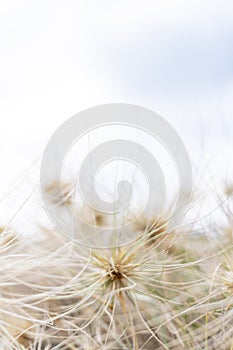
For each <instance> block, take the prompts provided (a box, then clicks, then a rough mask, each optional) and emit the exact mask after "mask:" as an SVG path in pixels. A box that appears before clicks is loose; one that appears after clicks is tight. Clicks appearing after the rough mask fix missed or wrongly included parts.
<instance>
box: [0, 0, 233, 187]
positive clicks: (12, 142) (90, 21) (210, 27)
mask: <svg viewBox="0 0 233 350" xmlns="http://www.w3.org/2000/svg"><path fill="white" fill-rule="evenodd" d="M0 63H1V64H0V145H1V147H0V156H1V178H2V181H1V185H0V193H1V194H4V193H5V191H6V189H7V188H8V187H9V186H11V185H12V184H14V183H15V182H16V181H17V180H18V179H20V178H21V176H24V175H25V174H27V173H28V172H29V170H30V169H31V166H32V164H33V163H34V162H39V160H40V157H41V155H42V152H43V149H44V147H45V146H46V143H47V141H48V139H49V137H50V136H51V135H52V133H53V132H54V131H55V129H56V128H57V127H59V126H60V124H61V123H62V122H63V121H65V120H66V119H68V118H69V117H71V116H72V115H74V114H76V113H77V112H79V111H81V110H83V109H85V108H89V107H91V106H94V105H97V104H102V103H109V102H126V103H134V104H139V105H143V106H145V107H148V108H152V109H154V110H155V111H156V112H158V113H159V114H160V115H162V116H163V117H165V118H166V119H167V120H168V121H169V122H170V123H171V124H172V125H173V127H174V128H175V129H176V130H177V131H178V132H179V134H180V135H181V137H182V138H183V140H184V142H185V143H186V145H187V148H188V150H189V152H190V154H191V155H192V156H193V155H194V154H197V156H199V154H200V152H201V150H202V149H203V148H202V147H203V145H204V150H205V152H206V156H207V157H209V156H210V161H211V160H212V158H213V157H215V155H216V158H218V159H219V160H220V161H221V157H222V159H225V160H226V159H228V157H229V154H231V149H232V143H233V142H232V139H233V119H232V118H233V116H232V112H233V2H232V1H227V0H222V1H214V0H204V1H203V0H202V1H199V0H195V1H194V0H189V1H187V0H170V1H169V0H151V1H150V0H148V1H145V0H143V1H137V0H133V1H131V0H130V1H129V0H118V1H110V0H99V1H94V0H92V1H88V0H83V1H79V0H68V1H61V0H40V1H32V0H21V1H18V0H0ZM216 153H218V154H216ZM211 157H212V158H211Z"/></svg>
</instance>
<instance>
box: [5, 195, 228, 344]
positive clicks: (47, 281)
mask: <svg viewBox="0 0 233 350" xmlns="http://www.w3.org/2000/svg"><path fill="white" fill-rule="evenodd" d="M65 196H66V198H65V199H64V200H60V197H57V196H56V195H55V197H54V193H53V199H54V198H55V199H56V200H55V202H57V199H59V203H57V204H58V205H59V206H60V209H61V207H62V205H65V204H64V203H65V201H66V200H67V198H68V201H69V204H70V201H71V200H72V196H70V193H69V191H68V192H67V191H66V195H65ZM224 215H227V218H228V220H227V221H228V223H230V222H231V218H232V216H231V212H230V211H229V210H228V211H227V214H226V211H224ZM85 216H88V215H87V213H85ZM90 220H93V217H91V218H90ZM94 220H95V221H96V224H97V225H103V224H105V223H106V222H107V220H106V218H105V217H104V216H98V217H96V216H95V215H94ZM168 224H169V215H168V213H167V214H166V215H164V217H162V216H160V217H157V218H156V217H155V218H154V219H153V220H152V219H151V218H150V219H147V218H146V214H145V220H141V221H140V222H138V223H137V225H135V232H136V234H135V240H134V241H132V242H131V243H130V244H128V245H125V246H123V247H115V248H108V249H97V248H88V247H85V246H82V245H78V244H76V243H74V242H72V241H69V240H68V239H66V238H64V237H63V236H61V235H60V234H59V233H57V232H54V231H52V230H51V229H49V228H44V229H42V228H39V229H38V233H39V238H38V235H37V237H34V236H32V237H30V238H27V239H26V238H25V237H23V236H21V235H16V234H15V233H14V231H13V230H11V229H10V228H2V229H1V241H0V253H1V254H0V276H1V277H0V278H1V282H0V283H1V290H0V308H1V315H0V333H1V337H0V349H1V350H8V349H17V350H19V349H21V350H22V349H23V350H26V349H31V350H32V349H35V350H42V349H43V350H49V349H64V350H65V349H67V350H68V349H83V350H84V349H85V350H86V349H134V350H137V349H145V350H146V349H161V350H162V349H174V350H180V349H193V350H194V349H206V350H207V349H208V350H209V349H210V350H212V349H228V350H230V349H231V347H232V346H233V345H232V337H233V331H232V329H233V328H232V316H233V311H232V310H233V309H232V307H233V297H232V295H233V264H232V254H231V252H232V238H231V234H230V232H232V228H231V226H230V224H229V225H228V227H227V228H226V227H220V226H219V227H218V228H217V226H216V225H215V228H216V231H220V232H219V237H221V239H220V240H218V239H217V238H216V237H217V236H216V235H212V238H211V239H210V235H209V232H211V230H212V227H213V225H214V224H211V225H209V227H206V226H205V229H203V232H201V234H200V227H199V231H198V234H196V233H195V225H194V224H191V225H183V226H180V227H179V226H178V227H176V228H174V229H173V230H172V231H171V232H169V231H168ZM207 231H208V234H207Z"/></svg>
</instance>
